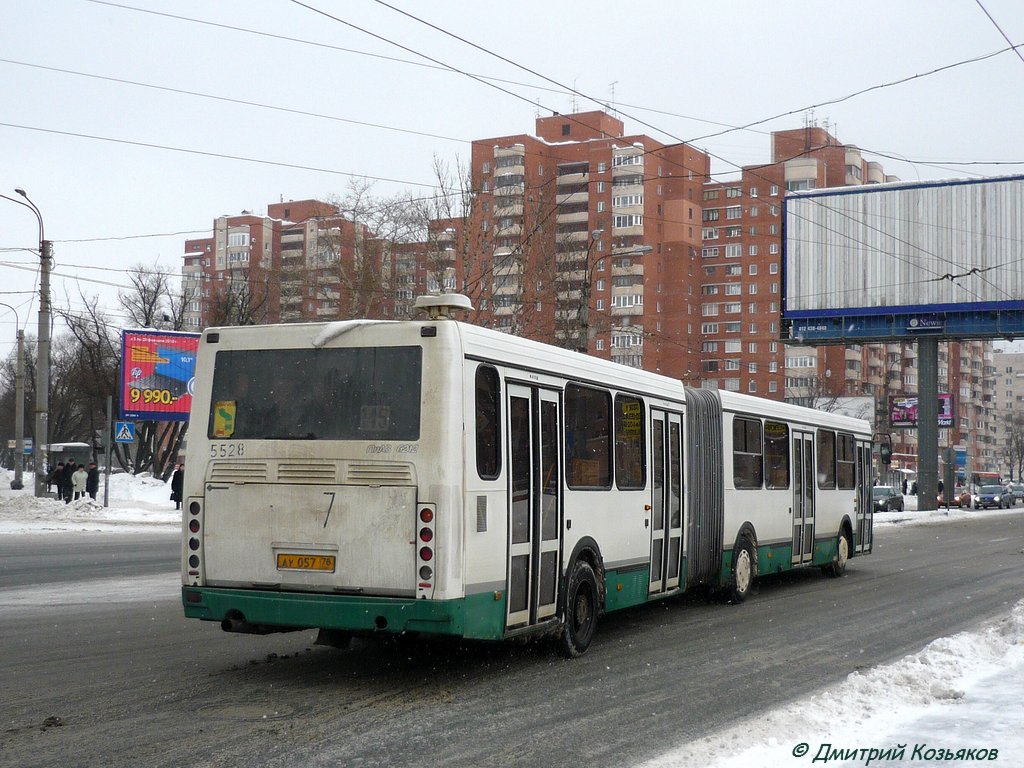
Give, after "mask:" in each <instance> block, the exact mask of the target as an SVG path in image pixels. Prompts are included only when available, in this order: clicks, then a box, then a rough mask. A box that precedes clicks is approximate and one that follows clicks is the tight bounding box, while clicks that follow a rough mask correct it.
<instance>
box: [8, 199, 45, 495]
mask: <svg viewBox="0 0 1024 768" xmlns="http://www.w3.org/2000/svg"><path fill="white" fill-rule="evenodd" d="M14 191H15V192H17V193H18V194H19V195H21V196H22V197H23V198H25V201H26V202H25V203H22V205H26V204H27V207H28V208H30V209H31V210H32V213H34V214H35V215H36V221H37V222H39V327H38V331H37V340H36V345H37V348H38V352H37V356H36V408H35V440H34V441H33V443H32V469H33V472H34V473H35V476H36V482H35V495H36V497H37V498H38V497H42V496H45V495H46V475H47V471H46V470H47V467H46V453H47V451H48V450H49V448H50V431H49V430H50V424H49V421H50V266H51V264H52V263H53V243H51V242H50V241H49V240H47V239H46V231H45V229H44V228H43V214H41V213H40V212H39V208H38V207H36V204H35V203H33V202H32V199H31V198H30V197H29V196H28V195H27V194H26V193H25V190H24V189H15V190H14ZM7 199H11V198H7ZM14 202H18V201H17V200H15V201H14Z"/></svg>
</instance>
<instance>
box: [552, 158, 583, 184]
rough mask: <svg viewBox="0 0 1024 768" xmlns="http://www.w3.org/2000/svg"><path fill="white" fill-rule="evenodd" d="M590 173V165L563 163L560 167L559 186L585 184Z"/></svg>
mask: <svg viewBox="0 0 1024 768" xmlns="http://www.w3.org/2000/svg"><path fill="white" fill-rule="evenodd" d="M589 172H590V164H589V163H562V164H560V165H559V166H558V186H559V187H564V186H565V185H567V184H585V183H586V182H587V178H588V176H589Z"/></svg>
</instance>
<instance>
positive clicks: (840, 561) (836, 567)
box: [822, 530, 851, 579]
mask: <svg viewBox="0 0 1024 768" xmlns="http://www.w3.org/2000/svg"><path fill="white" fill-rule="evenodd" d="M850 549H851V547H850V537H849V535H848V534H847V533H846V531H845V530H842V531H840V532H839V539H838V540H837V541H836V559H835V560H833V561H832V562H831V563H829V564H828V565H826V566H825V567H824V568H822V570H823V571H824V572H825V575H826V576H830V577H831V578H833V579H835V578H838V577H839V576H842V575H843V573H844V572H845V571H846V564H847V562H849V560H850Z"/></svg>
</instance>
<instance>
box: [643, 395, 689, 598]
mask: <svg viewBox="0 0 1024 768" xmlns="http://www.w3.org/2000/svg"><path fill="white" fill-rule="evenodd" d="M682 541H683V455H682V424H681V420H680V417H679V414H677V413H666V412H665V411H659V410H655V409H653V408H652V409H651V583H650V588H649V589H650V592H651V594H655V593H658V592H667V591H669V590H671V589H676V588H678V587H679V579H680V555H681V552H682Z"/></svg>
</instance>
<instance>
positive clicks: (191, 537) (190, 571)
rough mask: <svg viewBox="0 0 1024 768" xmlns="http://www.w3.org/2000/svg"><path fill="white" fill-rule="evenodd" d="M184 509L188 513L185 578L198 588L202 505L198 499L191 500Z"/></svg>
mask: <svg viewBox="0 0 1024 768" xmlns="http://www.w3.org/2000/svg"><path fill="white" fill-rule="evenodd" d="M186 509H188V512H189V520H188V534H186V535H187V536H188V538H187V540H186V545H187V546H188V552H187V554H188V560H187V561H186V566H187V570H186V576H188V577H189V579H190V580H191V582H192V584H193V585H194V586H198V584H199V577H200V576H201V575H202V571H201V570H200V566H201V565H202V555H203V552H202V549H203V541H202V534H201V533H200V531H201V530H202V528H203V516H202V512H203V505H202V504H201V503H200V502H199V500H198V499H191V500H190V501H189V503H188V506H187V507H186Z"/></svg>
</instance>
